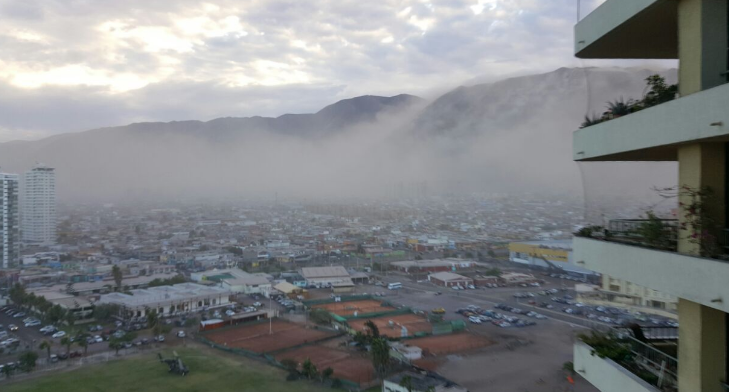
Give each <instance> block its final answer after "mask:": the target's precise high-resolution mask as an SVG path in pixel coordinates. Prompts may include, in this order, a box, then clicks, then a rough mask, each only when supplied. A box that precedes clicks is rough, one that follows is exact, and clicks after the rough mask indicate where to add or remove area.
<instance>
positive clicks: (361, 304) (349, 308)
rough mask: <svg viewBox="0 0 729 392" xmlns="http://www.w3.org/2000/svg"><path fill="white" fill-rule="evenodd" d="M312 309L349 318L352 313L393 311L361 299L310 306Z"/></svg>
mask: <svg viewBox="0 0 729 392" xmlns="http://www.w3.org/2000/svg"><path fill="white" fill-rule="evenodd" d="M312 308H313V309H325V310H327V311H329V312H330V313H334V314H336V315H337V316H351V315H353V314H354V312H357V313H359V314H366V313H375V312H384V311H389V310H395V308H393V307H392V306H383V305H382V303H381V302H379V301H375V300H373V299H363V300H361V301H348V302H330V303H328V304H319V305H314V306H312Z"/></svg>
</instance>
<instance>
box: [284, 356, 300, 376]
mask: <svg viewBox="0 0 729 392" xmlns="http://www.w3.org/2000/svg"><path fill="white" fill-rule="evenodd" d="M281 366H283V367H284V369H286V370H287V371H288V372H289V373H294V374H299V365H298V364H297V363H296V361H294V360H293V359H290V358H286V359H282V360H281Z"/></svg>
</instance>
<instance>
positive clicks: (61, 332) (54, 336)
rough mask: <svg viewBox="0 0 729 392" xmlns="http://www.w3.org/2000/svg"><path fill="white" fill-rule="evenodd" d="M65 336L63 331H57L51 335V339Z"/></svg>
mask: <svg viewBox="0 0 729 392" xmlns="http://www.w3.org/2000/svg"><path fill="white" fill-rule="evenodd" d="M64 336H66V332H64V331H58V332H56V333H54V334H53V335H52V337H53V339H58V338H62V337H64Z"/></svg>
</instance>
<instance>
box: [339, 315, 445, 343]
mask: <svg viewBox="0 0 729 392" xmlns="http://www.w3.org/2000/svg"><path fill="white" fill-rule="evenodd" d="M368 321H372V322H373V323H375V325H376V326H377V328H378V329H379V330H380V333H381V334H382V335H387V336H389V337H392V338H396V337H400V336H402V335H401V334H402V327H405V328H406V329H407V332H408V335H407V336H413V335H415V334H416V333H417V332H431V331H432V330H433V326H432V325H431V324H430V323H429V322H428V320H426V319H425V318H424V317H421V316H418V315H416V314H412V313H408V314H398V315H395V316H384V317H377V318H372V319H368V318H361V319H356V320H349V321H347V323H348V324H349V326H350V328H352V329H353V330H355V331H358V332H362V333H365V332H366V328H365V323H366V322H368Z"/></svg>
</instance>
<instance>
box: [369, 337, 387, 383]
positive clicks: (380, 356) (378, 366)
mask: <svg viewBox="0 0 729 392" xmlns="http://www.w3.org/2000/svg"><path fill="white" fill-rule="evenodd" d="M371 346H372V348H371V353H372V365H373V366H374V368H375V372H377V374H378V376H379V377H383V376H384V375H385V374H386V373H387V370H388V368H389V367H390V344H389V343H388V342H387V339H386V338H383V337H380V338H377V339H372V343H371Z"/></svg>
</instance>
